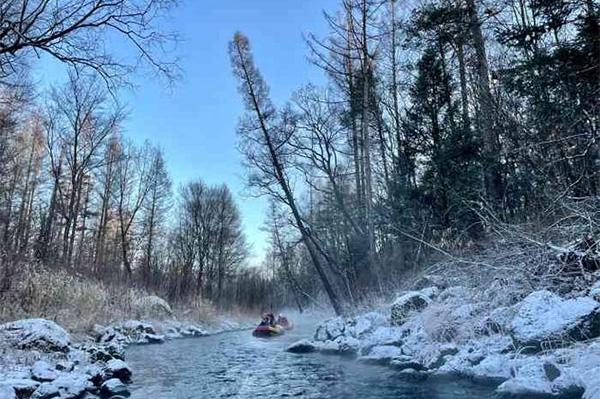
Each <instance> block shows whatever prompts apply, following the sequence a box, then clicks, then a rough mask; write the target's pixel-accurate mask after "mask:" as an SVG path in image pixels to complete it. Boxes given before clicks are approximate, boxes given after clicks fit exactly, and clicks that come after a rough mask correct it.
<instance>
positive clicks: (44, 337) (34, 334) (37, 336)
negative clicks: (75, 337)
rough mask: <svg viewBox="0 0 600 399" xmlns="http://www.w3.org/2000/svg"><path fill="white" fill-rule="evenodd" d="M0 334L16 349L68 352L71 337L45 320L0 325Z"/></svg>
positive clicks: (28, 320)
mask: <svg viewBox="0 0 600 399" xmlns="http://www.w3.org/2000/svg"><path fill="white" fill-rule="evenodd" d="M0 334H1V335H5V336H6V339H7V341H8V342H9V343H10V344H11V345H13V346H14V347H16V348H18V349H25V350H28V349H36V350H39V351H42V352H56V351H58V352H68V351H69V349H70V348H69V345H70V343H71V337H70V335H69V333H68V332H66V331H65V330H64V329H63V328H62V327H61V326H59V325H58V324H56V323H55V322H53V321H50V320H45V319H24V320H17V321H13V322H10V323H5V324H2V325H0Z"/></svg>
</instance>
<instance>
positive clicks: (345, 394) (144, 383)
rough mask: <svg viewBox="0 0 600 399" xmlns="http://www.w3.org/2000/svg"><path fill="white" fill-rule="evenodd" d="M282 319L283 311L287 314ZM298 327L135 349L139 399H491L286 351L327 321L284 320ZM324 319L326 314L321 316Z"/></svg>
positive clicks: (476, 391)
mask: <svg viewBox="0 0 600 399" xmlns="http://www.w3.org/2000/svg"><path fill="white" fill-rule="evenodd" d="M282 313H283V312H282ZM284 314H285V315H286V316H288V317H289V318H290V319H292V320H293V321H294V323H295V325H296V328H295V329H294V330H292V331H289V332H287V333H286V334H284V335H282V336H279V337H272V338H255V337H253V336H252V335H251V331H249V330H247V331H239V332H232V333H224V334H220V335H214V336H209V337H203V338H192V339H180V340H174V341H170V342H167V343H166V344H164V345H155V346H145V347H142V346H138V347H131V348H130V349H129V350H128V353H127V360H128V362H129V364H130V365H131V366H132V368H133V369H134V381H133V384H132V385H131V391H132V396H131V397H132V398H133V399H148V398H173V399H191V398H230V397H231V398H257V397H263V398H281V397H301V398H340V399H341V398H361V399H362V398H414V399H436V398H439V399H459V398H460V399H463V398H481V399H485V398H492V397H493V394H492V390H490V389H488V388H485V387H480V386H473V385H471V384H469V383H468V382H465V381H452V382H448V381H444V382H439V381H438V382H434V381H425V382H416V381H411V380H410V379H407V377H403V376H402V375H401V374H399V373H398V372H395V371H394V370H390V369H388V368H385V367H379V366H372V365H363V364H360V363H359V362H356V361H355V360H353V359H347V358H340V357H337V356H327V355H322V354H319V353H312V354H305V355H297V354H292V353H288V352H285V348H286V347H287V346H288V345H289V344H291V343H292V342H294V341H297V340H298V339H301V338H310V337H312V334H313V333H314V328H315V326H316V324H317V323H318V321H320V320H322V318H321V317H316V316H315V315H314V314H308V315H307V314H304V315H300V314H298V313H297V312H296V313H294V312H288V313H284ZM320 316H321V315H320Z"/></svg>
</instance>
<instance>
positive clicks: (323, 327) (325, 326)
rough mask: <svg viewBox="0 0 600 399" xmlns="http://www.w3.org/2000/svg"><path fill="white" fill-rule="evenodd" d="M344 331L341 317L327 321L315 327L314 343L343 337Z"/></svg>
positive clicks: (344, 324)
mask: <svg viewBox="0 0 600 399" xmlns="http://www.w3.org/2000/svg"><path fill="white" fill-rule="evenodd" d="M345 331H346V322H345V321H344V319H343V318H341V317H335V318H333V319H329V320H327V321H325V322H324V323H322V324H320V325H319V326H317V331H316V332H315V340H316V341H333V340H334V339H336V338H337V337H339V336H341V335H343V334H344V333H345Z"/></svg>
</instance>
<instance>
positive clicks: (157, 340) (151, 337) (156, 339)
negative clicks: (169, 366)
mask: <svg viewBox="0 0 600 399" xmlns="http://www.w3.org/2000/svg"><path fill="white" fill-rule="evenodd" d="M143 337H144V340H145V341H146V342H147V343H149V344H162V343H164V342H165V337H164V336H163V335H158V334H144V336H143Z"/></svg>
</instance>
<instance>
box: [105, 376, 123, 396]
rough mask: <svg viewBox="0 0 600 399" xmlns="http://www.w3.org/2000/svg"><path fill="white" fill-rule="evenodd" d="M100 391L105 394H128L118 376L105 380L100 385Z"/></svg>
mask: <svg viewBox="0 0 600 399" xmlns="http://www.w3.org/2000/svg"><path fill="white" fill-rule="evenodd" d="M100 393H101V394H103V395H106V396H114V395H126V396H129V390H128V389H127V386H126V385H125V384H123V382H121V380H119V379H118V378H111V379H109V380H107V381H105V382H104V383H103V384H102V386H101V387H100Z"/></svg>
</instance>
